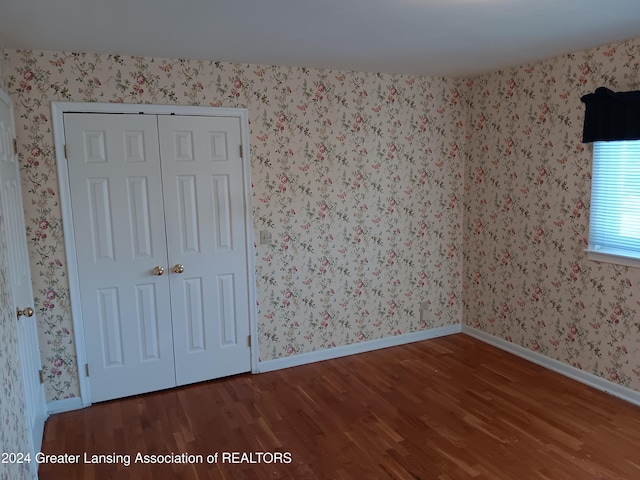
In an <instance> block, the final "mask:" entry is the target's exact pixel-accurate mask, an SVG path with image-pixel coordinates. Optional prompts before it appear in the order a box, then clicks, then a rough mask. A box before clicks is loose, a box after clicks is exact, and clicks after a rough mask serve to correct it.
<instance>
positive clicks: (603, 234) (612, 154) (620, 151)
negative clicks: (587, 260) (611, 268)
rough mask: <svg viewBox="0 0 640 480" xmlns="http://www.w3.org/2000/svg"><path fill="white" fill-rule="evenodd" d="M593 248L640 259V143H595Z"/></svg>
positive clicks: (590, 232) (591, 229)
mask: <svg viewBox="0 0 640 480" xmlns="http://www.w3.org/2000/svg"><path fill="white" fill-rule="evenodd" d="M592 168H593V170H592V185H591V214H590V229H589V248H588V251H589V252H591V253H598V254H605V255H615V256H620V257H627V258H632V259H634V258H635V259H640V140H623V141H612V142H594V144H593V167H592Z"/></svg>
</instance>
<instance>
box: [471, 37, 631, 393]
mask: <svg viewBox="0 0 640 480" xmlns="http://www.w3.org/2000/svg"><path fill="white" fill-rule="evenodd" d="M466 85H467V88H468V91H467V99H466V100H467V104H468V107H469V108H468V110H467V127H468V135H469V138H470V142H469V150H468V151H467V152H466V176H465V187H466V197H465V199H466V201H465V206H464V208H465V230H464V235H465V240H464V244H465V247H464V264H465V276H464V315H465V323H467V324H469V325H471V326H473V327H475V328H478V329H480V330H482V331H485V332H487V333H490V334H492V335H496V336H498V337H501V338H504V339H506V340H508V341H510V342H513V343H516V344H518V345H521V346H523V347H526V348H528V349H531V350H533V351H535V352H539V353H541V354H543V355H546V356H548V357H551V358H554V359H557V360H560V361H562V362H565V363H567V364H569V365H572V366H574V367H577V368H580V369H582V370H585V371H587V372H589V373H593V374H595V375H598V376H601V377H603V378H605V379H607V380H610V381H613V382H616V383H619V384H621V385H624V386H626V387H629V388H632V389H635V390H640V316H639V312H640V269H634V268H629V267H623V266H615V265H612V264H600V263H596V262H593V261H590V260H588V259H587V257H586V254H585V252H584V249H585V248H586V246H587V238H588V222H589V201H590V185H591V181H590V174H591V154H592V149H591V146H590V145H584V144H582V143H581V138H582V122H583V118H584V106H583V104H582V103H581V101H580V97H581V96H582V95H584V94H586V93H590V92H593V91H594V90H595V89H596V88H597V87H600V86H606V87H608V88H610V89H612V90H616V91H625V90H635V89H638V88H639V87H640V40H633V41H628V42H624V43H619V44H615V45H608V46H603V47H601V48H595V49H591V50H587V51H581V52H576V53H573V54H570V55H564V56H560V57H557V58H553V59H550V60H547V61H543V62H539V63H534V64H530V65H524V66H520V67H517V68H513V69H509V70H504V71H500V72H496V73H493V74H490V75H485V76H481V77H478V78H473V79H470V80H468V81H467V82H466Z"/></svg>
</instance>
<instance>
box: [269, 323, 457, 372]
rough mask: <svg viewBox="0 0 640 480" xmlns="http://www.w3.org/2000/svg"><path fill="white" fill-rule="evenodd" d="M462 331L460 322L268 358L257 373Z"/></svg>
mask: <svg viewBox="0 0 640 480" xmlns="http://www.w3.org/2000/svg"><path fill="white" fill-rule="evenodd" d="M461 331H462V326H461V325H459V324H458V325H448V326H446V327H439V328H432V329H429V330H421V331H418V332H412V333H406V334H404V335H397V336H394V337H385V338H379V339H377V340H369V341H367V342H361V343H352V344H350V345H342V346H339V347H335V348H327V349H325V350H316V351H315V352H308V353H301V354H299V355H293V356H290V357H283V358H276V359H275V360H266V361H264V362H260V363H259V364H258V370H257V372H256V373H264V372H272V371H274V370H281V369H283V368H289V367H298V366H300V365H306V364H308V363H314V362H322V361H324V360H331V359H334V358H340V357H346V356H347V355H355V354H357V353H365V352H370V351H372V350H380V349H382V348H387V347H397V346H399V345H405V344H407V343H413V342H420V341H422V340H429V339H431V338H437V337H444V336H446V335H453V334H454V333H460V332H461Z"/></svg>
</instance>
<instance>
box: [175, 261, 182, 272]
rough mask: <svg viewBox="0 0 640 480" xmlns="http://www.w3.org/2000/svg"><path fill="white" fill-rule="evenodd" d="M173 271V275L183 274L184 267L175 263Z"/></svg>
mask: <svg viewBox="0 0 640 480" xmlns="http://www.w3.org/2000/svg"><path fill="white" fill-rule="evenodd" d="M173 271H174V272H175V273H182V272H184V266H183V265H180V264H179V263H177V264H176V265H175V266H174V267H173Z"/></svg>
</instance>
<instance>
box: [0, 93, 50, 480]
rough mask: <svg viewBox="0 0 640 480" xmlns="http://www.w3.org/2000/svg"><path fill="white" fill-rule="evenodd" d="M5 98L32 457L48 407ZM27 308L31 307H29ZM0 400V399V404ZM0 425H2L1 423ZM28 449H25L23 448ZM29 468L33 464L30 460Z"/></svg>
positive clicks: (11, 236)
mask: <svg viewBox="0 0 640 480" xmlns="http://www.w3.org/2000/svg"><path fill="white" fill-rule="evenodd" d="M10 105H11V104H10V102H9V100H8V98H6V100H5V95H4V93H3V92H0V208H1V209H2V210H1V213H2V217H3V218H4V230H5V236H6V245H7V257H8V258H7V260H8V263H9V282H10V284H11V292H10V294H11V295H10V297H11V298H12V301H13V302H14V303H13V304H12V305H11V307H12V310H13V311H14V312H16V310H17V309H20V310H22V311H24V312H23V314H21V315H19V316H18V315H16V317H14V319H15V321H16V322H17V325H18V350H19V352H20V362H21V363H22V379H23V384H24V390H25V392H24V393H25V406H26V411H25V412H24V413H25V417H26V420H27V424H28V427H29V440H30V441H31V442H30V443H31V449H32V451H31V453H32V458H33V454H35V452H37V451H39V450H40V446H41V444H42V433H43V431H44V422H45V420H46V418H47V407H46V403H45V397H44V388H43V386H42V384H41V383H40V377H39V371H40V368H41V362H40V346H39V344H38V330H37V326H36V317H35V315H34V311H33V290H32V285H31V271H30V267H29V253H28V249H27V237H26V229H25V224H24V209H23V206H22V192H21V186H20V173H19V167H18V156H17V155H16V153H15V151H14V148H13V139H14V130H13V112H12V109H11V106H10ZM29 309H30V310H29ZM1 403H2V400H0V404H1ZM0 428H5V426H4V425H2V427H0ZM25 453H27V452H25ZM32 472H35V465H33V464H32Z"/></svg>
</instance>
